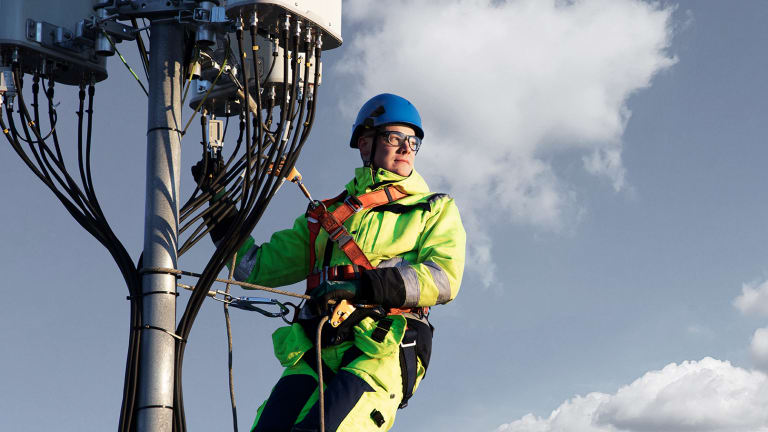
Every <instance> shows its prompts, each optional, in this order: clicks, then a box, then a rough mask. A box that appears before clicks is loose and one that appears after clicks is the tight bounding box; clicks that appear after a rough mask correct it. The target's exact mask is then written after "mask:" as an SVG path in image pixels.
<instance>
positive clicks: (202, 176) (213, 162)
mask: <svg viewBox="0 0 768 432" xmlns="http://www.w3.org/2000/svg"><path fill="white" fill-rule="evenodd" d="M223 170H224V161H223V160H222V159H221V158H216V159H212V158H208V163H207V164H206V163H205V158H203V159H200V160H199V161H198V162H197V163H196V164H195V165H193V166H192V178H193V179H195V183H197V184H199V185H200V189H201V190H202V191H203V192H212V191H213V187H214V184H213V180H214V179H215V178H216V177H218V176H219V174H220V173H221V172H222V171H223Z"/></svg>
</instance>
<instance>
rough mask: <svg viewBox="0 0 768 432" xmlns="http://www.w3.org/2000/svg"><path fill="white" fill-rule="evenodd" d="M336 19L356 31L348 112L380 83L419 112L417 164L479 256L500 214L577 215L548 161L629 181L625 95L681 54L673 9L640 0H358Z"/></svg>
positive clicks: (481, 259)
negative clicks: (446, 197) (421, 133)
mask: <svg viewBox="0 0 768 432" xmlns="http://www.w3.org/2000/svg"><path fill="white" fill-rule="evenodd" d="M344 14H345V15H344V19H345V20H347V23H351V24H352V25H354V26H356V30H357V32H356V34H355V38H354V39H352V40H348V41H346V42H345V45H346V50H345V54H344V56H343V58H342V59H341V60H340V62H339V64H338V66H337V72H340V73H342V74H347V75H348V76H349V77H350V78H351V80H350V87H349V90H350V91H349V92H348V93H347V95H346V96H344V97H342V100H340V106H342V107H343V108H342V110H344V111H345V115H346V116H347V117H350V118H353V117H354V115H355V114H356V112H355V111H354V110H355V109H356V107H359V106H360V105H361V104H362V102H364V101H365V100H367V99H368V98H369V97H371V96H373V95H375V94H378V93H382V92H392V93H398V94H401V95H403V96H405V97H406V98H408V99H410V100H411V101H412V102H413V103H414V104H415V105H416V106H417V107H418V108H419V110H420V111H421V113H422V119H423V122H424V126H425V132H426V137H425V141H424V147H423V148H422V151H421V153H420V155H419V158H418V159H417V169H418V170H419V171H420V172H422V174H425V177H426V178H427V179H428V180H429V181H430V183H431V185H432V187H433V189H437V190H442V191H447V192H450V193H451V194H452V195H453V196H454V197H455V198H456V199H457V200H458V202H459V206H460V209H461V210H462V216H463V217H464V219H465V223H466V224H467V225H468V229H469V230H470V231H471V235H472V241H471V242H470V245H471V247H470V252H471V254H470V261H472V260H474V261H475V262H476V263H477V264H482V263H485V264H490V258H489V257H490V256H491V254H490V252H489V251H490V238H491V236H490V235H488V233H487V231H486V230H485V229H483V228H482V227H484V226H489V225H491V224H492V223H493V222H498V220H499V219H502V220H504V221H506V220H511V221H513V222H516V223H521V224H530V225H533V226H537V227H540V228H543V229H548V230H559V229H561V228H563V226H568V225H569V223H571V222H573V221H575V220H578V218H579V215H580V214H581V212H582V209H581V205H580V204H579V202H578V199H577V197H576V194H575V192H574V190H573V188H572V187H571V186H570V185H568V184H567V182H564V181H563V180H562V179H561V178H560V177H559V176H558V173H557V171H556V168H555V166H554V164H553V160H554V158H556V157H560V156H565V157H575V158H576V159H575V160H577V161H578V160H581V161H582V164H583V168H584V170H585V171H586V172H588V173H590V174H593V175H596V176H599V177H601V178H605V179H607V180H608V181H609V182H610V184H611V186H612V187H613V189H615V190H616V191H619V190H621V189H622V188H624V187H625V183H626V180H625V168H624V165H623V164H622V159H621V153H622V142H621V136H622V134H623V132H624V128H625V125H626V123H627V121H628V119H629V117H630V111H629V109H628V108H627V105H626V103H627V99H628V97H629V96H630V95H632V94H633V93H634V92H636V91H638V90H640V89H643V88H645V87H648V86H649V85H650V83H651V79H652V77H653V76H654V75H655V74H657V73H658V72H659V71H661V70H663V69H665V68H668V67H669V66H671V65H672V64H674V62H675V59H674V58H673V57H671V56H670V55H669V54H668V53H667V51H666V50H667V48H668V47H669V45H670V39H671V33H672V32H671V25H670V20H671V18H670V17H671V14H672V8H669V7H663V6H661V5H659V4H658V3H647V2H643V1H639V0H569V1H564V0H550V1H542V0H508V1H498V0H439V1H430V2H414V1H409V0H391V1H386V2H382V1H378V0H355V1H350V2H346V3H345V4H344ZM481 239H482V241H481Z"/></svg>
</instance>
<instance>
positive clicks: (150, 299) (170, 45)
mask: <svg viewBox="0 0 768 432" xmlns="http://www.w3.org/2000/svg"><path fill="white" fill-rule="evenodd" d="M183 42H184V33H183V27H182V26H181V25H179V24H178V23H174V22H166V23H154V22H153V23H152V26H151V35H150V50H151V51H150V56H149V99H148V109H147V114H148V122H147V124H148V128H147V131H148V132H147V185H146V187H147V191H146V192H147V197H146V209H145V214H144V264H143V266H144V268H149V267H155V268H157V267H162V268H174V269H175V268H176V266H177V249H178V220H179V180H180V177H179V165H180V160H181V136H180V133H179V130H180V129H181V128H182V127H183V125H182V124H181V92H182V76H181V75H182V62H183V47H184V43H183ZM142 282H143V288H142V290H143V292H144V293H145V294H146V293H150V292H151V293H153V294H152V295H145V296H144V308H143V312H144V323H143V324H144V325H145V326H146V325H149V326H152V327H154V328H144V329H143V330H142V334H141V359H140V374H141V375H140V378H139V384H140V387H139V394H138V404H137V409H138V411H137V422H136V424H137V430H138V431H140V432H143V431H152V432H156V431H163V432H165V431H167V432H171V430H172V428H173V409H172V407H173V373H174V370H173V369H174V353H175V343H176V341H175V339H174V337H173V336H171V334H169V333H166V332H165V331H163V330H167V331H168V332H170V333H173V334H175V331H176V296H175V295H173V294H167V293H175V292H176V278H175V277H174V276H173V275H170V274H165V273H145V274H144V276H143V280H142ZM159 329H163V330H159Z"/></svg>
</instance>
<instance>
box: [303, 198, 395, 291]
mask: <svg viewBox="0 0 768 432" xmlns="http://www.w3.org/2000/svg"><path fill="white" fill-rule="evenodd" d="M406 196H408V194H406V193H404V192H401V191H400V190H399V189H397V188H396V187H394V186H387V187H384V188H382V189H379V190H375V191H373V192H368V193H366V194H363V195H360V196H354V195H349V194H348V193H347V191H346V190H345V191H344V192H342V193H341V194H339V195H338V196H336V197H334V198H331V199H327V200H323V201H315V202H313V203H312V204H310V207H309V208H308V209H307V227H308V228H309V268H310V269H313V273H312V274H310V275H309V276H308V277H307V294H309V293H310V291H312V290H313V289H315V288H316V287H317V286H318V285H320V284H321V283H323V282H325V281H326V280H344V279H346V280H349V279H356V278H357V277H358V276H359V275H360V268H363V269H365V270H372V269H373V268H374V267H373V265H372V264H371V262H370V261H368V258H367V257H366V256H365V254H364V253H363V251H362V250H361V249H360V246H358V245H357V243H356V242H355V240H354V239H353V238H352V236H351V235H350V234H349V231H347V229H346V228H345V227H344V225H343V224H344V222H345V221H346V220H347V219H349V218H350V217H351V216H352V215H353V214H355V213H357V212H359V211H361V210H366V209H371V208H374V207H378V206H380V205H384V204H389V203H391V202H393V201H397V200H399V199H401V198H404V197H406ZM341 201H343V202H344V203H343V204H342V205H340V206H338V207H337V208H336V209H335V210H333V211H332V212H331V211H328V207H330V206H332V205H334V204H336V203H338V202H341ZM321 228H322V229H324V230H325V231H326V232H327V233H328V236H329V238H330V240H331V241H333V242H334V243H336V245H338V246H339V249H341V251H342V252H344V254H345V255H346V256H347V257H348V258H349V260H350V261H352V265H349V266H336V267H327V266H324V267H323V268H322V269H321V270H320V271H315V270H314V268H315V262H316V260H317V257H316V256H315V243H316V241H317V235H318V234H319V233H320V229H321Z"/></svg>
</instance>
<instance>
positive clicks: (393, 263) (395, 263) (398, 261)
mask: <svg viewBox="0 0 768 432" xmlns="http://www.w3.org/2000/svg"><path fill="white" fill-rule="evenodd" d="M401 265H408V261H406V260H404V259H403V257H399V256H397V257H394V258H390V259H388V260H386V261H382V262H380V263H379V265H377V266H376V268H387V267H399V266H401Z"/></svg>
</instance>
